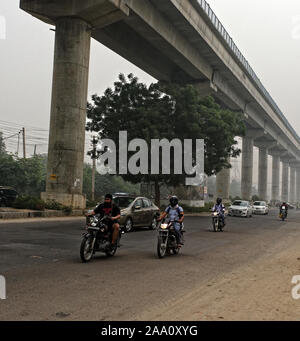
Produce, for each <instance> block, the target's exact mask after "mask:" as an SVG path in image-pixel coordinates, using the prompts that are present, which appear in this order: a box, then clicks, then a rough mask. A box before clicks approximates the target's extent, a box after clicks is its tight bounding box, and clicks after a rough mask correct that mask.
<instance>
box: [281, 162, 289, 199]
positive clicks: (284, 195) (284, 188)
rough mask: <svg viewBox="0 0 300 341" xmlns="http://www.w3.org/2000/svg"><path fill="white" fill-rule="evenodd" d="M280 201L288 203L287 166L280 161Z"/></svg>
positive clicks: (286, 163)
mask: <svg viewBox="0 0 300 341" xmlns="http://www.w3.org/2000/svg"><path fill="white" fill-rule="evenodd" d="M281 200H282V201H289V164H288V162H286V161H282V188H281Z"/></svg>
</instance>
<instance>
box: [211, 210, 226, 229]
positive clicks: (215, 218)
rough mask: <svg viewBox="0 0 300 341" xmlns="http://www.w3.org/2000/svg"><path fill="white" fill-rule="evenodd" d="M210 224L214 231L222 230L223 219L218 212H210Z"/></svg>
mask: <svg viewBox="0 0 300 341" xmlns="http://www.w3.org/2000/svg"><path fill="white" fill-rule="evenodd" d="M212 226H213V230H214V232H218V231H221V232H223V231H224V223H223V219H222V217H221V214H220V212H213V213H212Z"/></svg>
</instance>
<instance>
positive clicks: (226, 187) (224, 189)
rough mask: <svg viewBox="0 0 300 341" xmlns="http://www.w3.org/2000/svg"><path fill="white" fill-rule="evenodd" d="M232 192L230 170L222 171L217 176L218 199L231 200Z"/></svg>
mask: <svg viewBox="0 0 300 341" xmlns="http://www.w3.org/2000/svg"><path fill="white" fill-rule="evenodd" d="M229 191H230V169H222V170H221V172H220V173H218V174H217V179H216V197H219V198H222V199H223V200H225V201H226V200H227V201H228V200H229Z"/></svg>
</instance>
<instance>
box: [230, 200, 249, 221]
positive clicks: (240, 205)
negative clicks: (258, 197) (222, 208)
mask: <svg viewBox="0 0 300 341" xmlns="http://www.w3.org/2000/svg"><path fill="white" fill-rule="evenodd" d="M252 214H253V209H252V206H251V205H250V203H249V201H244V200H236V201H234V202H233V204H232V205H231V206H230V207H229V209H228V215H229V216H238V217H252Z"/></svg>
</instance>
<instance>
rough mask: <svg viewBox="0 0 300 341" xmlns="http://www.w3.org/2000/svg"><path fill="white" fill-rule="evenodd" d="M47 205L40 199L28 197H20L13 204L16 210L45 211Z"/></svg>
mask: <svg viewBox="0 0 300 341" xmlns="http://www.w3.org/2000/svg"><path fill="white" fill-rule="evenodd" d="M45 206H46V203H45V202H44V201H43V200H41V199H38V198H35V197H31V196H28V195H21V196H19V197H18V198H17V199H16V200H15V202H14V203H13V207H14V208H18V209H28V210H37V211H43V210H44V209H45Z"/></svg>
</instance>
